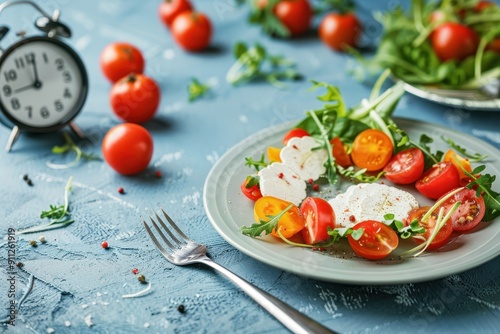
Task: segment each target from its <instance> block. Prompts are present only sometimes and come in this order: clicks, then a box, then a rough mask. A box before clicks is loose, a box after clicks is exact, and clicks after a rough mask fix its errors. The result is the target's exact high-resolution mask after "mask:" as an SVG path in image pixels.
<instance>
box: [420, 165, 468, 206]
mask: <svg viewBox="0 0 500 334" xmlns="http://www.w3.org/2000/svg"><path fill="white" fill-rule="evenodd" d="M459 183H460V179H459V175H458V172H457V169H456V168H455V166H453V164H452V163H451V162H449V161H442V162H440V163H438V164H435V165H434V166H432V167H431V168H430V169H429V170H427V171H426V172H425V173H424V175H422V177H421V178H420V179H418V180H417V182H416V183H415V188H417V190H418V191H419V192H420V193H421V194H422V195H424V196H425V197H428V198H431V199H438V198H439V197H441V196H442V195H444V194H446V193H447V192H449V191H451V190H453V189H455V188H458V186H459Z"/></svg>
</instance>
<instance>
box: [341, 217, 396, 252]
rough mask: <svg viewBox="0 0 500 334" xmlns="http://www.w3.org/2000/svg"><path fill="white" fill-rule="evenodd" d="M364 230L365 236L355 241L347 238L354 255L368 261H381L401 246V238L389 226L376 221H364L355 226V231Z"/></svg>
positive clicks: (349, 236) (349, 237)
mask: <svg viewBox="0 0 500 334" xmlns="http://www.w3.org/2000/svg"><path fill="white" fill-rule="evenodd" d="M360 228H362V229H364V231H363V235H362V236H361V238H359V239H358V240H355V239H354V238H353V237H352V236H351V235H348V236H347V239H348V241H349V245H350V246H351V248H352V250H353V251H354V253H356V254H357V255H359V256H361V257H363V258H365V259H368V260H380V259H383V258H384V257H386V256H387V255H389V254H390V253H391V252H392V251H393V250H394V249H396V247H398V244H399V238H398V235H397V234H396V232H394V231H393V230H392V229H391V228H390V227H389V226H387V225H385V224H384V223H382V222H379V221H376V220H364V221H362V222H359V223H357V224H356V225H354V227H353V229H354V230H358V229H360Z"/></svg>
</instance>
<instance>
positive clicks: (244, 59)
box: [226, 42, 302, 88]
mask: <svg viewBox="0 0 500 334" xmlns="http://www.w3.org/2000/svg"><path fill="white" fill-rule="evenodd" d="M233 54H234V56H235V58H236V62H235V63H234V64H233V65H232V66H231V68H230V69H229V71H228V72H227V74H226V80H227V82H229V83H230V84H232V85H235V86H236V85H240V84H243V83H245V82H249V81H252V80H259V79H261V80H265V81H267V82H269V83H270V84H272V85H273V86H275V87H277V88H284V87H285V84H284V82H283V81H289V80H300V79H301V78H302V75H301V74H300V73H299V72H297V70H296V69H295V63H294V62H293V61H291V60H290V59H287V58H285V57H283V56H276V55H269V54H268V53H267V50H266V49H265V48H264V47H263V46H262V45H260V44H259V43H256V44H255V45H254V46H252V47H248V46H247V44H246V43H243V42H238V43H236V44H235V46H234V48H233ZM266 66H267V68H266Z"/></svg>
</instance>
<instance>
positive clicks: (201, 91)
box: [187, 78, 211, 102]
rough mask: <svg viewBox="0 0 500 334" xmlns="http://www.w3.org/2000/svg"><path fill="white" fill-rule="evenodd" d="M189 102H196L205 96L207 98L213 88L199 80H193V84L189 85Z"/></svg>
mask: <svg viewBox="0 0 500 334" xmlns="http://www.w3.org/2000/svg"><path fill="white" fill-rule="evenodd" d="M187 89H188V94H189V96H188V100H189V102H193V101H196V100H198V99H200V98H202V97H203V96H205V95H206V94H207V93H209V92H210V89H211V86H210V85H209V84H204V83H201V82H200V81H199V80H198V79H196V78H191V82H190V83H189V85H188V88H187Z"/></svg>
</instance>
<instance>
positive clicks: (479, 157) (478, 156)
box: [441, 136, 488, 162]
mask: <svg viewBox="0 0 500 334" xmlns="http://www.w3.org/2000/svg"><path fill="white" fill-rule="evenodd" d="M441 139H443V140H444V141H445V142H446V143H447V144H448V145H449V146H450V147H451V148H453V149H455V150H456V151H457V152H458V153H460V155H462V156H464V157H466V158H467V159H469V161H471V162H480V161H483V160H484V159H486V158H487V157H488V155H486V154H480V153H474V154H470V153H469V152H468V151H467V150H466V149H465V148H463V147H462V146H460V145H458V144H457V143H455V142H454V141H453V140H452V139H450V138H445V137H444V136H441Z"/></svg>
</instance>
